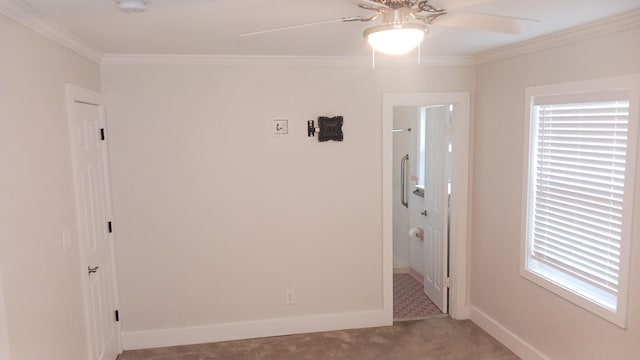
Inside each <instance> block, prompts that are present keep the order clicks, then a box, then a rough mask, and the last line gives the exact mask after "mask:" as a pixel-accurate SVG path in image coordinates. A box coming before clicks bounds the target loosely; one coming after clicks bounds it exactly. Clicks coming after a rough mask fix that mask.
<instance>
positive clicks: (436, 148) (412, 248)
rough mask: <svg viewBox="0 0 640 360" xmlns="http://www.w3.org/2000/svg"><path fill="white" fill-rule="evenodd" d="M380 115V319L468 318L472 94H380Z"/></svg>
mask: <svg viewBox="0 0 640 360" xmlns="http://www.w3.org/2000/svg"><path fill="white" fill-rule="evenodd" d="M383 108H384V109H383V110H384V114H383V128H384V134H383V170H384V173H383V189H384V191H383V199H384V214H383V223H384V229H383V231H384V241H383V244H384V282H383V284H384V293H385V299H384V300H385V302H384V308H385V316H387V317H388V319H396V320H403V319H416V318H423V317H429V316H434V315H441V314H447V313H448V314H449V315H450V316H451V317H453V318H455V319H463V318H468V306H467V305H466V301H465V298H466V294H465V291H466V285H465V284H466V241H467V240H466V237H467V236H466V235H467V233H466V229H467V202H468V149H469V135H468V127H469V94H468V93H433V94H430V93H424V94H385V97H384V106H383ZM394 288H395V298H394ZM391 305H393V306H391ZM394 310H395V314H394Z"/></svg>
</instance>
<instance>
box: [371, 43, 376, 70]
mask: <svg viewBox="0 0 640 360" xmlns="http://www.w3.org/2000/svg"><path fill="white" fill-rule="evenodd" d="M371 68H372V69H375V68H376V49H374V48H371Z"/></svg>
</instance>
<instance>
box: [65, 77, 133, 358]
mask: <svg viewBox="0 0 640 360" xmlns="http://www.w3.org/2000/svg"><path fill="white" fill-rule="evenodd" d="M67 102H68V104H67V107H68V119H69V120H68V123H69V133H70V140H71V155H72V164H73V165H72V166H73V173H74V187H75V198H76V201H75V203H76V221H77V224H78V230H77V236H78V245H79V247H80V255H81V269H80V271H81V272H82V279H83V290H84V297H85V317H86V331H87V340H88V345H89V359H90V360H115V359H116V357H117V356H118V354H119V353H120V352H121V350H122V349H121V344H120V327H119V324H118V322H116V319H115V311H116V310H117V308H118V307H117V288H116V277H115V262H114V244H113V236H112V234H111V227H110V225H109V224H110V221H111V218H112V216H111V190H110V183H109V166H108V164H109V163H108V150H107V142H106V139H105V140H103V135H104V134H105V129H106V127H105V125H106V123H105V122H106V120H105V109H104V106H103V105H102V103H101V99H100V96H99V95H98V94H95V93H93V92H90V91H88V90H84V89H81V88H78V87H75V86H73V85H68V87H67Z"/></svg>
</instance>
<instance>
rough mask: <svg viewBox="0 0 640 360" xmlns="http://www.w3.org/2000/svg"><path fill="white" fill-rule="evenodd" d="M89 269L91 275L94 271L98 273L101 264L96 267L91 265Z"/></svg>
mask: <svg viewBox="0 0 640 360" xmlns="http://www.w3.org/2000/svg"><path fill="white" fill-rule="evenodd" d="M88 269H89V275H91V274H93V273H97V272H98V269H100V266H95V267H91V266H89V267H88Z"/></svg>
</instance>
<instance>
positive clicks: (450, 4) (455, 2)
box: [429, 0, 501, 10]
mask: <svg viewBox="0 0 640 360" xmlns="http://www.w3.org/2000/svg"><path fill="white" fill-rule="evenodd" d="M498 1H501V0H436V1H433V2H431V1H429V3H430V4H431V5H433V6H434V7H436V8H439V9H445V10H454V9H462V8H468V7H473V6H480V5H484V4H490V3H494V2H498Z"/></svg>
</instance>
